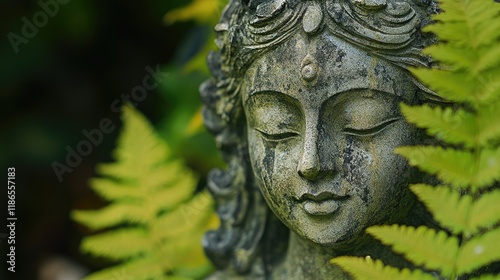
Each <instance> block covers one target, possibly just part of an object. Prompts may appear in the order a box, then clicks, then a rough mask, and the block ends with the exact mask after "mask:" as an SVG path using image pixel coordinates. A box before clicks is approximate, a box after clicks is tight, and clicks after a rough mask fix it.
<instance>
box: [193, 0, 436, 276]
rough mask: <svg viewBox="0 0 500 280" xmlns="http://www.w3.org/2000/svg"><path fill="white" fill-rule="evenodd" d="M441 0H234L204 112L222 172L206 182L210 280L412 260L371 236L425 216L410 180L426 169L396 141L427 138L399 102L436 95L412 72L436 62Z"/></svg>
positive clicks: (220, 33) (205, 90)
mask: <svg viewBox="0 0 500 280" xmlns="http://www.w3.org/2000/svg"><path fill="white" fill-rule="evenodd" d="M437 12H438V7H437V4H436V3H435V2H433V1H432V0H313V1H304V0H230V2H229V4H228V5H227V7H226V9H225V10H224V12H223V15H222V18H221V21H220V23H219V24H218V25H217V26H216V27H215V31H216V32H217V39H216V43H217V45H218V47H219V48H220V51H219V52H213V53H211V54H210V55H209V57H208V63H209V67H210V69H211V71H212V74H213V78H212V79H210V80H208V81H206V82H205V83H204V84H203V85H202V86H201V89H200V91H201V96H202V99H203V102H204V104H205V108H204V112H203V116H204V121H205V124H206V126H207V128H208V129H209V130H210V132H211V133H213V134H214V135H215V139H216V143H217V145H218V148H219V149H220V150H221V152H222V154H223V157H224V160H225V161H226V162H227V165H228V166H227V170H225V171H222V170H213V171H212V172H211V173H210V174H209V178H208V188H209V190H210V192H211V193H212V195H213V197H214V198H215V200H216V202H217V213H218V215H219V217H220V220H221V226H220V228H219V229H217V230H215V231H210V232H208V233H207V234H206V236H205V238H204V240H203V243H204V244H203V245H204V248H205V251H206V253H207V255H208V256H209V258H210V259H211V260H212V262H213V263H214V264H215V265H216V267H217V268H218V270H217V271H216V272H215V274H214V275H212V276H211V278H213V279H349V275H347V274H346V273H344V272H343V271H342V270H341V269H340V268H338V267H336V266H334V265H332V264H330V263H329V260H330V259H332V258H333V257H336V256H339V255H353V256H369V257H372V258H377V259H382V260H383V261H384V262H385V263H386V264H391V265H395V266H399V267H405V266H406V267H408V266H410V264H408V263H407V262H406V261H405V260H403V259H402V258H401V257H399V256H396V255H394V254H393V253H392V252H391V251H390V249H388V248H385V247H383V246H382V245H380V244H379V243H378V242H377V241H374V240H373V239H372V238H370V237H369V236H367V235H365V233H364V230H365V229H366V228H367V227H368V226H371V225H377V224H386V223H396V222H397V223H400V224H409V225H415V226H418V225H420V224H427V225H429V224H430V223H432V220H431V218H429V216H428V215H427V214H426V212H425V210H424V209H423V207H422V206H421V205H420V204H419V203H416V199H415V197H414V196H413V195H412V194H411V193H410V192H409V190H408V188H407V186H408V184H410V183H414V182H424V181H425V180H430V179H426V178H425V177H424V176H423V175H421V174H420V173H419V172H418V171H416V170H415V169H413V168H411V167H409V165H408V164H407V163H406V161H405V160H404V159H403V158H402V157H400V156H398V155H395V154H394V152H393V151H394V148H396V147H398V146H402V145H414V144H419V143H423V142H424V141H430V140H429V139H427V138H426V137H425V135H424V134H423V132H421V131H420V130H418V129H416V128H415V127H413V126H411V125H410V124H408V123H407V122H406V121H405V119H404V118H403V117H402V115H401V113H400V111H399V103H400V102H405V103H407V104H421V103H424V102H439V101H440V99H439V97H438V96H437V95H436V94H435V93H433V92H432V91H430V90H429V89H427V88H426V87H424V86H423V85H422V84H420V83H419V82H418V81H416V80H415V79H414V78H413V77H412V76H411V74H410V73H409V72H408V68H409V67H412V66H425V67H432V66H433V65H432V64H433V62H432V61H431V60H430V59H429V58H428V57H427V56H425V55H423V54H421V50H422V49H423V48H424V47H425V46H427V45H429V44H431V43H433V42H434V41H435V38H434V37H433V36H432V35H431V34H426V33H422V32H421V31H420V30H421V27H422V26H424V25H426V24H428V23H429V21H430V15H431V14H432V13H437Z"/></svg>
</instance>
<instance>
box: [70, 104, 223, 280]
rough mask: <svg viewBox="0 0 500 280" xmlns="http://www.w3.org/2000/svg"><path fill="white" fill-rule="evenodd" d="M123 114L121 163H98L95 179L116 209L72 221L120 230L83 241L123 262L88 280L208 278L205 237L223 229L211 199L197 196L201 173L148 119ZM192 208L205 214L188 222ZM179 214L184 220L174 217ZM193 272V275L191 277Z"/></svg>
mask: <svg viewBox="0 0 500 280" xmlns="http://www.w3.org/2000/svg"><path fill="white" fill-rule="evenodd" d="M123 112H124V121H125V123H124V128H123V130H122V133H121V134H120V137H119V139H118V146H117V148H116V149H115V152H114V157H115V159H116V161H115V162H113V163H108V164H101V165H99V166H98V170H97V171H98V173H99V174H101V176H103V177H101V178H98V179H93V180H92V181H91V186H92V188H93V189H94V190H95V191H96V192H97V193H98V194H100V195H101V196H103V197H104V198H105V199H106V200H108V201H110V204H109V205H108V206H106V207H104V208H102V209H99V210H77V211H73V212H72V216H73V219H74V220H76V221H78V222H80V223H82V224H84V225H86V226H87V227H89V228H92V229H105V228H111V227H114V228H112V229H109V230H108V231H107V232H104V233H100V234H96V235H93V236H89V237H86V238H84V240H83V241H82V244H81V250H82V251H84V252H86V253H90V254H92V255H96V256H102V257H106V258H109V259H112V260H118V261H121V262H122V263H121V264H118V265H117V266H114V267H112V268H109V269H105V270H102V271H100V272H97V273H94V274H92V275H90V276H89V277H88V278H87V279H91V280H92V279H113V278H112V277H115V276H114V275H115V274H116V273H117V271H124V273H126V274H127V275H130V277H131V279H134V280H136V279H175V278H176V277H177V278H178V279H183V278H186V277H189V275H197V276H196V278H202V277H203V276H204V275H206V273H207V272H208V271H209V270H211V269H212V266H211V264H210V263H209V262H208V260H207V259H206V257H205V255H204V253H203V249H202V246H201V238H202V235H203V234H204V233H205V232H206V230H207V229H208V228H209V227H215V226H216V225H217V220H216V219H215V220H214V218H213V217H214V215H215V213H214V211H213V209H212V206H213V201H212V199H211V197H210V196H208V195H207V194H206V193H203V194H198V195H196V196H194V191H195V189H196V185H197V178H196V176H195V175H194V174H193V173H192V172H191V171H190V170H189V169H187V168H186V166H185V165H184V164H183V163H182V162H181V161H179V160H175V159H172V158H171V156H170V149H169V147H168V146H167V145H166V143H164V142H163V141H162V140H161V139H160V138H159V136H158V135H157V134H156V133H155V132H154V129H153V127H152V126H151V125H150V124H149V123H148V122H147V120H146V119H145V118H144V117H143V116H142V115H140V114H139V113H138V112H137V111H135V110H134V109H133V108H132V107H130V106H127V107H125V108H124V109H123ZM193 196H194V198H193ZM202 196H203V199H204V200H203V201H202V200H201V199H200V197H202ZM202 202H204V203H202ZM186 206H189V207H192V208H193V209H198V210H199V213H198V214H197V215H194V217H190V218H191V220H186V219H185V220H184V221H182V220H181V219H182V218H183V215H182V214H183V209H185V207H186ZM175 215H177V217H179V218H180V219H179V218H177V219H173V218H170V219H168V217H173V216H175ZM193 221H194V222H193ZM190 222H193V223H190ZM117 227H120V228H118V229H117ZM188 268H189V269H191V270H192V271H193V273H191V274H190V273H187V269H188ZM177 270H178V271H179V272H176V271H177ZM194 271H196V273H194ZM179 273H180V274H179ZM202 273H204V275H202ZM167 276H168V277H167Z"/></svg>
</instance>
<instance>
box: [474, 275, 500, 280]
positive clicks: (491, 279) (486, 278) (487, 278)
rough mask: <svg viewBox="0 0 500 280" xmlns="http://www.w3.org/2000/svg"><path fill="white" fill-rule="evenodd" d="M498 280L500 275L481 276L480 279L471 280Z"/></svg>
mask: <svg viewBox="0 0 500 280" xmlns="http://www.w3.org/2000/svg"><path fill="white" fill-rule="evenodd" d="M498 279H500V274H499V275H493V274H488V275H481V276H480V277H474V278H472V279H471V280H498Z"/></svg>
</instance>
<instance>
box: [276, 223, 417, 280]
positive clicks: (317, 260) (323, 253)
mask: <svg viewBox="0 0 500 280" xmlns="http://www.w3.org/2000/svg"><path fill="white" fill-rule="evenodd" d="M368 240H369V241H367V242H366V243H364V245H363V246H359V245H358V246H353V247H351V248H352V249H351V250H342V251H338V250H335V249H332V248H328V247H325V246H322V245H319V244H315V243H313V242H311V241H308V240H304V239H303V238H301V237H299V236H298V235H297V234H295V233H294V232H291V233H290V241H289V244H288V251H287V253H286V256H285V258H284V260H283V263H282V264H281V265H280V266H279V267H278V268H277V269H276V270H275V271H274V272H273V277H272V279H276V280H278V279H290V280H294V279H351V277H350V276H349V274H347V273H346V272H344V271H343V270H342V269H341V268H339V267H338V266H336V265H333V264H331V263H330V260H331V259H333V258H335V257H338V256H342V255H347V256H358V257H366V256H370V257H371V258H374V259H381V260H382V261H384V263H386V264H390V265H394V266H396V267H409V266H411V265H410V264H409V263H407V262H406V261H405V260H404V259H403V258H401V257H399V256H397V255H395V254H394V253H392V252H391V250H390V248H388V247H385V246H383V245H381V244H380V242H378V241H375V240H373V239H371V238H368Z"/></svg>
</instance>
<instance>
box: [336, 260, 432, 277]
mask: <svg viewBox="0 0 500 280" xmlns="http://www.w3.org/2000/svg"><path fill="white" fill-rule="evenodd" d="M331 263H333V264H336V265H338V266H340V267H342V268H343V269H344V270H345V271H347V272H349V273H350V274H351V275H353V276H354V277H355V278H356V279H358V280H386V279H400V280H434V279H435V278H434V277H433V276H432V275H430V274H427V273H424V272H422V271H419V270H416V271H411V270H409V269H407V268H405V269H402V270H399V269H397V268H394V267H391V266H384V264H383V263H382V261H380V260H372V259H371V258H364V259H363V258H355V257H338V258H335V259H333V260H331Z"/></svg>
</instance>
